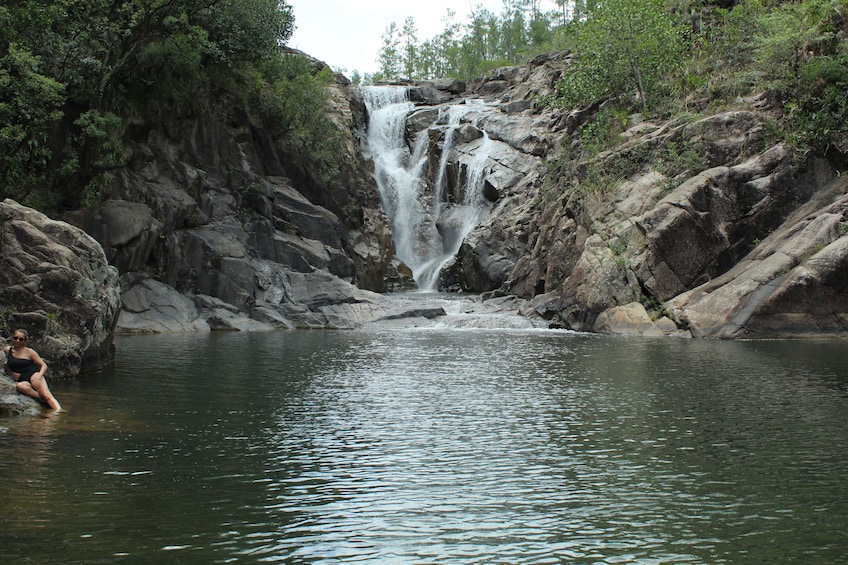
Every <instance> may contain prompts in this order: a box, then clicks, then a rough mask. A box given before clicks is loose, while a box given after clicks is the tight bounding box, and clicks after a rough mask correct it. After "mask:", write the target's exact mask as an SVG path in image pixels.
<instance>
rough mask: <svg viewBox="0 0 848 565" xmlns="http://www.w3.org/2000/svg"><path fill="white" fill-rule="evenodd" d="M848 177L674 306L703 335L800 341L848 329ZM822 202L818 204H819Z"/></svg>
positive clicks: (674, 309) (694, 330)
mask: <svg viewBox="0 0 848 565" xmlns="http://www.w3.org/2000/svg"><path fill="white" fill-rule="evenodd" d="M846 191H848V182H846V181H845V179H838V180H837V181H835V182H833V183H831V186H830V188H829V189H827V188H826V189H824V190H823V191H822V192H823V193H824V194H828V193H829V194H830V195H831V196H832V197H833V198H834V202H832V203H831V204H827V205H825V206H823V207H821V208H819V209H816V210H814V211H810V210H809V207H808V209H806V210H805V209H804V208H801V209H800V210H799V212H804V213H803V214H797V215H796V217H795V220H794V221H793V219H790V221H787V222H786V223H785V224H784V225H783V226H781V227H780V228H779V229H778V230H776V231H775V232H774V233H772V234H771V235H770V236H769V237H768V238H766V240H764V241H763V242H762V243H761V244H760V245H759V246H758V247H757V248H756V249H755V250H754V251H753V252H752V253H751V254H750V255H749V256H748V257H747V258H746V259H745V260H743V261H741V262H739V263H738V264H737V265H735V266H734V267H733V268H731V269H730V270H729V271H728V272H726V273H724V274H723V275H722V276H720V277H717V278H716V279H714V280H712V281H709V282H707V283H705V284H703V285H701V286H699V287H696V288H694V289H692V290H690V291H687V292H685V293H682V294H681V295H679V296H676V297H675V298H674V299H672V300H670V301H669V302H668V306H669V307H670V308H671V309H672V310H673V311H674V312H675V314H676V315H677V316H678V317H680V318H681V319H683V320H685V322H686V323H687V324H688V326H689V328H690V329H691V331H692V333H693V334H694V335H695V336H697V337H721V338H766V337H768V338H797V337H809V336H816V335H842V334H844V333H845V332H846V331H848V278H846V273H848V236H846V235H844V233H845V231H846V230H845V228H844V226H845V225H846V224H845V219H844V218H845V217H846V214H848V196H845V194H844V193H845V192H846ZM820 197H821V195H820ZM818 203H820V202H817V204H818Z"/></svg>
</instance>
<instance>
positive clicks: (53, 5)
mask: <svg viewBox="0 0 848 565" xmlns="http://www.w3.org/2000/svg"><path fill="white" fill-rule="evenodd" d="M293 29H294V18H293V15H292V12H291V8H290V6H288V4H286V3H285V2H281V1H279V0H126V1H119V0H50V1H40V0H20V1H16V2H7V3H6V4H5V6H2V7H0V57H3V58H4V63H3V65H5V67H4V68H5V71H6V75H5V79H7V80H8V81H9V84H8V86H7V90H8V92H10V93H14V92H22V91H25V90H26V88H25V85H26V83H27V82H29V83H30V86H33V85H34V84H35V83H34V82H32V81H35V80H36V79H35V78H34V77H36V75H39V76H42V77H44V78H46V79H50V80H51V81H55V83H56V85H58V87H59V88H58V89H53V88H52V87H51V89H50V95H49V96H48V95H46V94H45V97H44V99H43V100H42V109H43V110H44V112H42V113H37V114H36V115H37V117H38V119H36V120H29V119H28V118H27V119H22V116H27V111H29V110H31V108H30V109H29V110H27V109H25V108H23V107H21V106H20V105H19V104H18V105H17V106H15V105H14V104H11V105H10V104H9V100H7V99H5V98H4V99H0V104H6V106H5V108H6V110H7V111H9V112H12V113H13V114H15V115H14V116H11V117H10V118H9V121H6V123H7V124H14V123H16V120H18V121H19V122H20V124H19V125H21V127H23V128H24V130H25V131H24V132H23V133H15V134H12V133H11V131H7V132H6V133H7V134H8V135H10V136H12V137H15V136H23V137H22V138H23V139H27V140H28V143H30V144H31V146H32V144H33V143H35V144H37V145H38V146H39V147H40V148H41V149H40V150H39V151H38V152H36V153H32V154H31V156H30V157H29V159H30V164H31V166H29V167H28V168H27V170H29V171H30V172H31V174H30V177H31V182H32V183H33V184H35V185H39V186H40V187H41V188H40V189H39V191H40V192H41V196H42V201H49V205H50V206H52V207H54V208H58V209H64V208H74V207H77V206H79V205H80V204H81V203H83V202H85V201H89V202H91V201H92V200H96V198H97V193H98V191H99V188H102V187H105V185H106V182H108V176H109V175H110V174H111V173H112V171H114V170H115V169H116V168H119V167H121V166H122V165H123V162H124V160H125V158H126V150H125V148H124V147H123V143H122V138H123V135H124V130H125V127H126V123H127V122H128V120H130V119H132V120H133V121H137V120H138V119H139V117H144V118H147V119H149V120H151V121H153V120H157V119H164V118H166V117H171V118H173V117H175V116H176V117H178V118H183V117H190V116H192V115H195V114H196V113H197V112H199V111H201V110H202V109H208V107H209V106H211V102H210V100H211V98H212V92H213V90H215V89H218V92H217V93H216V94H220V93H221V92H232V91H238V89H240V88H244V86H243V85H244V84H245V81H244V80H243V77H239V75H242V74H243V73H244V72H245V68H246V67H250V66H252V65H257V64H259V63H260V62H261V61H264V60H267V59H268V58H271V57H275V56H279V55H278V47H279V46H280V44H281V43H284V42H285V41H286V40H287V39H288V38H289V36H290V35H291V33H292V31H293ZM13 42H14V43H13ZM27 61H29V62H27ZM24 68H26V69H29V71H27V72H26V73H21V72H20V71H21V69H24ZM14 69H17V70H16V71H15V72H12V70H14ZM39 80H40V79H39ZM46 85H47V83H46V82H44V81H42V82H41V88H46ZM22 89H23V90H22ZM239 94H243V93H239ZM57 97H58V99H57ZM33 104H34V101H31V102H30V105H33ZM10 108H11V109H10ZM57 108H58V109H60V111H59V112H58V113H56V112H55V109H57ZM47 116H49V119H47ZM9 139H11V137H10V138H9ZM44 151H46V154H44V153H43V152H44ZM44 163H46V165H45V164H44ZM15 190H17V193H20V192H21V190H23V191H24V193H27V194H29V192H28V191H26V190H25V189H23V188H20V189H18V188H10V185H5V186H0V197H3V196H4V195H6V194H9V191H15Z"/></svg>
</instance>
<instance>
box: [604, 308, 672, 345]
mask: <svg viewBox="0 0 848 565" xmlns="http://www.w3.org/2000/svg"><path fill="white" fill-rule="evenodd" d="M672 324H673V323H672ZM674 329H675V330H677V326H674ZM592 331H595V332H598V333H609V334H618V335H639V336H645V337H662V336H664V335H666V332H664V331H663V330H661V329H660V327H659V326H658V325H657V324H655V323H654V322H653V320H651V317H650V316H649V315H648V312H647V310H645V307H644V306H642V304H640V303H639V302H631V303H629V304H624V305H622V306H614V307H613V308H609V309H607V310H604V311H603V312H601V314H600V315H599V316H598V317H597V319H596V320H595V324H594V326H593V327H592Z"/></svg>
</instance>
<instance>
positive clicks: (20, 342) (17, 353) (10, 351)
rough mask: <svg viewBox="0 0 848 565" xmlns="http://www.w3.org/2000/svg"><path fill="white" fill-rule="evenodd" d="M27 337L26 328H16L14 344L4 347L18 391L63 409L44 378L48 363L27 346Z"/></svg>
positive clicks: (54, 407)
mask: <svg viewBox="0 0 848 565" xmlns="http://www.w3.org/2000/svg"><path fill="white" fill-rule="evenodd" d="M27 339H29V334H28V333H27V332H26V330H15V331H14V332H13V333H12V345H11V346H9V345H7V346H6V347H4V348H3V352H4V353H5V354H6V366H7V367H8V368H9V371H11V372H12V376H13V377H14V379H15V382H17V385H16V387H17V389H18V392H20V393H21V394H25V395H27V396H31V397H32V398H35V399H36V400H40V401H42V402H44V403H46V404H47V406H49V407H50V408H52V409H53V410H61V409H62V407H61V406H59V402H58V401H57V400H56V399H55V398H54V397H53V395H52V394H51V393H50V389H49V388H47V379H45V378H44V373H45V372H46V371H47V364H46V363H45V362H44V360H42V359H41V356H40V355H39V354H38V353H36V351H35V350H34V349H31V348H29V347H27V345H26V342H27Z"/></svg>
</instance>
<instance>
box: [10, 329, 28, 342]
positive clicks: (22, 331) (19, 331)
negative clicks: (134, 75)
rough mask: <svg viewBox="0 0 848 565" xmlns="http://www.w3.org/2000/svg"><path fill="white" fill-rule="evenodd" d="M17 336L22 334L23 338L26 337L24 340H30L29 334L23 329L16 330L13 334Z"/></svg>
mask: <svg viewBox="0 0 848 565" xmlns="http://www.w3.org/2000/svg"><path fill="white" fill-rule="evenodd" d="M15 334H21V335H22V336H24V339H27V340H29V332H28V331H26V330H24V329H21V328H18V329H16V330H15V331H13V332H12V335H15Z"/></svg>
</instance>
